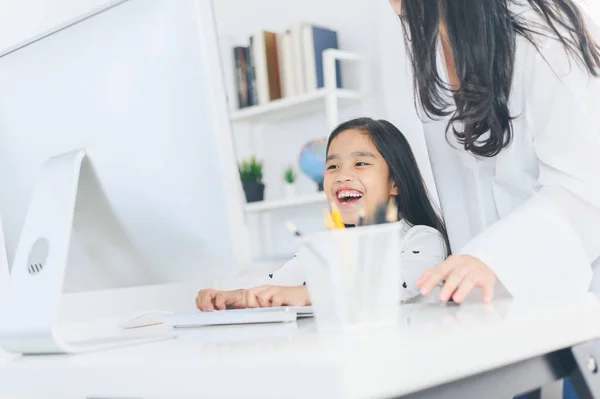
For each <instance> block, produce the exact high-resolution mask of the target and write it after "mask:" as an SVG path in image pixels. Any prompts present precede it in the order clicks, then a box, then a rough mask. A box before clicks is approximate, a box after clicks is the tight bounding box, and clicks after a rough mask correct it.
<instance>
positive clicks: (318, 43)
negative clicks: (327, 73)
mask: <svg viewBox="0 0 600 399" xmlns="http://www.w3.org/2000/svg"><path fill="white" fill-rule="evenodd" d="M313 47H314V56H315V68H316V87H317V88H322V87H325V77H324V73H323V51H325V50H327V49H337V48H338V38H337V32H335V31H333V30H330V29H325V28H318V27H313ZM336 87H337V88H341V87H342V82H341V65H340V62H339V61H336Z"/></svg>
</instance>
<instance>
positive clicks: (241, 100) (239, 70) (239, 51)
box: [233, 46, 250, 108]
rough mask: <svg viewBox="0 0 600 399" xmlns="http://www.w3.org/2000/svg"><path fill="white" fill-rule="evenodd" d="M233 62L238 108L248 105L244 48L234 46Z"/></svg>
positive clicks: (246, 67)
mask: <svg viewBox="0 0 600 399" xmlns="http://www.w3.org/2000/svg"><path fill="white" fill-rule="evenodd" d="M233 57H234V62H235V81H236V91H237V99H238V108H245V107H247V106H249V105H250V104H249V102H248V63H247V61H246V48H245V47H240V46H238V47H235V48H234V49H233Z"/></svg>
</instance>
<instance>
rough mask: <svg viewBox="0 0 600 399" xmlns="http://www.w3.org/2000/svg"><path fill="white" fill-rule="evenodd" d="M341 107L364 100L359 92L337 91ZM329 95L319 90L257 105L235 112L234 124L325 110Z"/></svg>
mask: <svg viewBox="0 0 600 399" xmlns="http://www.w3.org/2000/svg"><path fill="white" fill-rule="evenodd" d="M334 93H335V96H336V97H337V99H338V101H339V105H340V106H347V105H349V104H353V103H358V102H359V101H361V100H362V95H361V93H360V92H359V91H353V90H344V89H337V90H335V91H334ZM326 95H327V91H326V90H325V89H318V90H316V91H314V92H312V93H306V94H302V95H300V96H295V97H289V98H282V99H280V100H274V101H271V102H269V103H268V104H264V105H255V106H252V107H248V108H242V109H240V110H236V111H233V112H232V113H231V115H230V116H231V120H232V121H234V122H252V121H255V120H261V121H264V120H266V119H283V118H288V117H290V116H294V115H301V114H307V113H311V112H314V111H317V110H324V109H325V108H324V101H325V98H326Z"/></svg>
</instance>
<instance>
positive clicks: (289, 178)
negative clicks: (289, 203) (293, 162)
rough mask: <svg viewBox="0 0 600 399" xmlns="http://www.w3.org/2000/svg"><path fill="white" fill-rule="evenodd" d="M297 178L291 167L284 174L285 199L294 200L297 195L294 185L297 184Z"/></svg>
mask: <svg viewBox="0 0 600 399" xmlns="http://www.w3.org/2000/svg"><path fill="white" fill-rule="evenodd" d="M296 177H297V175H296V172H295V171H294V168H292V167H291V166H289V167H288V168H287V169H286V170H285V172H284V173H283V180H284V185H283V194H284V197H285V198H292V197H293V196H294V195H295V194H296V186H295V184H294V183H295V182H296Z"/></svg>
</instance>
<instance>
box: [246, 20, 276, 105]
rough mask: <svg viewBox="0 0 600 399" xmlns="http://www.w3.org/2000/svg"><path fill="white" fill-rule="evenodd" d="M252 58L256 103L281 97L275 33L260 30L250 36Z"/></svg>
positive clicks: (264, 102) (263, 102)
mask: <svg viewBox="0 0 600 399" xmlns="http://www.w3.org/2000/svg"><path fill="white" fill-rule="evenodd" d="M252 60H253V62H254V71H255V79H256V98H257V100H258V104H260V105H262V104H266V103H268V102H269V101H273V100H277V99H279V98H281V86H280V81H279V62H278V55H277V33H274V32H268V31H262V32H259V33H257V34H255V35H254V36H252Z"/></svg>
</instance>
